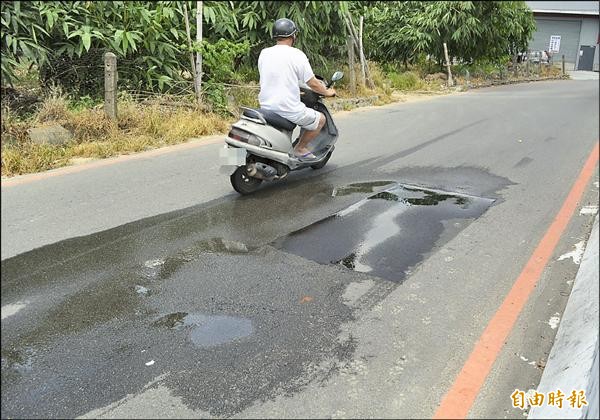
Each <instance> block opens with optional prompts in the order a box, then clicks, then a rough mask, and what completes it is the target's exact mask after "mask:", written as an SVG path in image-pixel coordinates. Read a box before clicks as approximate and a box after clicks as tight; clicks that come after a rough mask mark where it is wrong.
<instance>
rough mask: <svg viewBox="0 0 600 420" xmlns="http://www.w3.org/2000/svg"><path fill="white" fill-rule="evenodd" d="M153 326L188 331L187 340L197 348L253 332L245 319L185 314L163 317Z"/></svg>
mask: <svg viewBox="0 0 600 420" xmlns="http://www.w3.org/2000/svg"><path fill="white" fill-rule="evenodd" d="M153 325H154V326H157V327H167V328H171V329H175V330H181V329H189V339H190V341H191V342H192V343H194V345H196V346H198V347H212V346H217V345H219V344H225V343H229V342H232V341H234V340H238V339H241V338H244V337H247V336H249V335H250V334H252V333H253V331H254V328H253V327H252V322H251V321H250V320H249V319H246V318H236V317H232V316H228V315H204V314H199V313H187V312H175V313H172V314H168V315H165V316H163V317H162V318H159V319H158V320H156V321H155V322H154V324H153Z"/></svg>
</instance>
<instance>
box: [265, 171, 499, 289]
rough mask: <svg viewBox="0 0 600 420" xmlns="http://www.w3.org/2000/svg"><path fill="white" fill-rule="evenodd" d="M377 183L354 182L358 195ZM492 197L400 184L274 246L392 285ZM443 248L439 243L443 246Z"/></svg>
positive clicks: (353, 189) (480, 211)
mask: <svg viewBox="0 0 600 420" xmlns="http://www.w3.org/2000/svg"><path fill="white" fill-rule="evenodd" d="M389 184H390V183H389V182H381V183H378V184H377V185H372V184H369V185H364V186H363V185H362V184H351V185H350V186H349V188H340V189H337V190H334V192H335V191H337V192H338V194H337V195H339V192H340V191H341V192H342V194H343V193H344V192H347V193H354V192H362V191H368V192H373V190H372V188H373V187H377V186H382V185H389ZM493 202H494V200H493V199H489V198H481V197H475V196H469V195H465V194H455V193H450V192H445V191H437V190H432V189H426V188H421V187H416V186H410V185H402V184H395V185H393V186H391V187H389V186H388V187H387V188H386V189H384V190H383V191H379V192H377V193H375V194H372V195H370V196H368V197H367V198H365V199H363V200H361V201H359V202H357V203H355V204H353V205H351V206H350V207H347V208H346V209H344V210H342V211H340V212H338V213H336V214H334V215H333V216H330V217H328V218H325V219H323V220H320V221H318V222H316V223H314V224H312V225H309V226H307V227H305V228H303V229H300V230H298V231H295V232H292V233H291V234H289V235H287V236H284V237H282V238H280V239H278V240H276V241H275V242H274V244H273V245H274V246H275V247H277V248H279V249H282V250H285V251H287V252H290V253H292V254H296V255H299V256H302V257H304V258H307V259H310V260H313V261H316V262H318V263H321V264H339V265H341V266H343V267H346V268H347V269H350V270H353V271H358V272H363V273H369V274H371V275H374V276H377V277H382V278H384V279H387V280H391V281H402V280H403V279H404V278H405V277H406V274H407V272H408V270H409V269H410V268H411V267H413V266H414V265H416V264H417V263H419V262H420V261H422V260H423V258H424V257H425V256H426V255H427V253H428V252H430V251H431V250H432V249H433V248H434V246H435V245H436V243H438V241H439V240H440V238H443V239H444V240H446V241H447V240H449V239H451V238H452V237H454V236H456V235H457V234H458V233H459V232H460V231H461V230H462V229H464V228H465V227H466V226H467V225H468V223H470V222H471V221H472V220H474V219H476V218H478V217H479V216H481V215H482V214H483V213H484V212H485V211H486V210H487V209H488V207H489V206H490V205H491V204H492V203H493ZM438 245H439V244H438Z"/></svg>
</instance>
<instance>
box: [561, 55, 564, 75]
mask: <svg viewBox="0 0 600 420" xmlns="http://www.w3.org/2000/svg"><path fill="white" fill-rule="evenodd" d="M561 65H562V75H563V76H564V75H565V55H564V54H563V56H562V58H561Z"/></svg>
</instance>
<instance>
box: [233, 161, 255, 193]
mask: <svg viewBox="0 0 600 420" xmlns="http://www.w3.org/2000/svg"><path fill="white" fill-rule="evenodd" d="M229 179H230V180H231V186H232V187H233V189H234V190H236V191H237V192H238V193H240V194H242V195H246V194H252V193H253V192H254V191H256V190H257V189H258V187H259V186H260V184H261V183H262V179H258V178H253V177H251V176H249V175H248V172H247V170H246V165H244V166H240V167H239V168H237V169H236V170H235V172H234V173H232V174H231V176H230V177H229Z"/></svg>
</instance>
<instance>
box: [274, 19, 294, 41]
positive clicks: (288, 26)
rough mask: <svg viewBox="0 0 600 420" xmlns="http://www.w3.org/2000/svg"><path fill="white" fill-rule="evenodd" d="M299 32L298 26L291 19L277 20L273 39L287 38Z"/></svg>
mask: <svg viewBox="0 0 600 420" xmlns="http://www.w3.org/2000/svg"><path fill="white" fill-rule="evenodd" d="M297 32H298V28H297V27H296V24H295V23H294V22H292V21H291V20H289V19H286V18H282V19H277V20H276V21H275V24H274V25H273V38H287V37H290V36H293V35H294V34H296V33H297Z"/></svg>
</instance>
